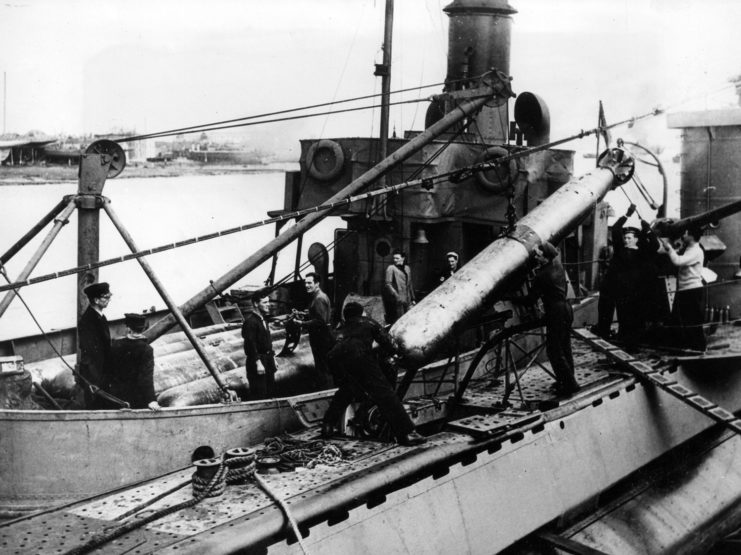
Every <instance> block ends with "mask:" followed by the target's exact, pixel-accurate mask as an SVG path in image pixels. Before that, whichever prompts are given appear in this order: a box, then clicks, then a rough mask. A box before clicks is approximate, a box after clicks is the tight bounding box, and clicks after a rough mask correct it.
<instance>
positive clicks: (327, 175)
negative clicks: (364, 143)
mask: <svg viewBox="0 0 741 555" xmlns="http://www.w3.org/2000/svg"><path fill="white" fill-rule="evenodd" d="M344 165H345V153H344V152H343V151H342V147H341V146H340V145H339V144H338V143H336V142H334V141H331V140H329V139H321V140H319V141H317V142H315V143H314V144H312V145H311V146H310V147H309V150H308V151H307V152H306V167H307V170H308V172H309V175H310V176H311V177H313V178H314V179H318V180H319V181H329V180H331V179H334V178H335V177H337V176H338V175H340V172H341V171H342V168H343V167H344Z"/></svg>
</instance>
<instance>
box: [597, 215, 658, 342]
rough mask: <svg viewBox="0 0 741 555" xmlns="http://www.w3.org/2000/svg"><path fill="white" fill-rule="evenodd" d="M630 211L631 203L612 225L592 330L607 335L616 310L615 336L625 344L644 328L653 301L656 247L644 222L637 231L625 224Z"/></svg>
mask: <svg viewBox="0 0 741 555" xmlns="http://www.w3.org/2000/svg"><path fill="white" fill-rule="evenodd" d="M633 212H635V205H634V204H631V205H630V207H629V208H628V211H627V212H626V213H625V215H624V216H621V217H620V218H618V219H617V220H616V221H615V223H614V225H613V226H612V245H613V251H614V253H613V256H612V259H611V261H610V266H609V268H608V270H607V275H606V277H605V283H604V284H603V285H602V286H601V287H600V299H599V304H598V312H599V316H598V325H597V327H596V328H595V330H594V331H595V332H596V333H597V334H598V335H601V336H602V337H605V338H608V337H609V334H610V326H611V324H612V316H613V313H614V311H615V310H616V309H617V320H618V338H619V339H621V340H623V341H626V342H628V343H635V341H636V340H638V339H639V338H640V337H641V335H642V334H643V332H644V330H645V327H646V318H647V316H648V313H649V309H648V307H649V305H651V303H652V302H653V288H654V287H655V283H654V282H655V281H656V277H655V274H656V272H655V264H654V259H655V257H656V256H655V253H656V251H657V250H658V246H659V245H658V241H657V240H656V238H655V237H654V236H653V232H652V231H651V229H650V226H649V225H648V224H647V223H646V222H643V221H642V222H641V227H642V229H641V230H640V231H639V230H638V229H636V228H634V227H624V225H625V222H626V220H627V219H628V218H629V217H630V216H631V215H632V214H633ZM651 306H652V305H651Z"/></svg>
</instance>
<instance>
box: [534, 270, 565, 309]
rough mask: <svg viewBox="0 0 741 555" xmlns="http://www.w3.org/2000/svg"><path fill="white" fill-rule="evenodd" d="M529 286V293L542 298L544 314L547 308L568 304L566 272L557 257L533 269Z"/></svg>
mask: <svg viewBox="0 0 741 555" xmlns="http://www.w3.org/2000/svg"><path fill="white" fill-rule="evenodd" d="M531 287H532V290H531V295H533V296H539V297H540V298H541V299H542V300H543V308H544V309H545V312H546V316H547V315H548V312H549V309H551V310H552V309H554V308H560V306H561V305H563V304H569V302H568V301H567V300H566V291H567V289H566V272H565V271H564V269H563V265H561V261H560V260H559V259H558V258H554V259H553V260H551V261H550V262H548V263H547V264H544V265H543V266H541V267H540V268H538V269H537V270H536V271H535V276H534V277H533V280H532V282H531Z"/></svg>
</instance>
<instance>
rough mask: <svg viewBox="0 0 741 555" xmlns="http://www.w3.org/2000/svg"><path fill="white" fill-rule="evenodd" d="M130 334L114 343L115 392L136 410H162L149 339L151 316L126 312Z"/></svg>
mask: <svg viewBox="0 0 741 555" xmlns="http://www.w3.org/2000/svg"><path fill="white" fill-rule="evenodd" d="M124 323H125V324H126V336H125V337H121V338H119V339H115V340H114V341H113V344H112V345H111V373H112V378H111V381H112V386H111V390H112V393H113V394H114V395H115V396H116V397H118V398H119V399H122V400H124V401H128V403H129V405H130V406H131V408H132V409H144V408H149V409H151V410H159V409H160V406H159V404H158V403H157V396H156V395H155V392H154V352H153V350H152V347H151V346H150V345H149V342H148V341H147V338H146V337H144V335H142V334H143V333H144V331H145V330H146V329H147V317H146V316H144V315H143V314H134V313H128V314H124Z"/></svg>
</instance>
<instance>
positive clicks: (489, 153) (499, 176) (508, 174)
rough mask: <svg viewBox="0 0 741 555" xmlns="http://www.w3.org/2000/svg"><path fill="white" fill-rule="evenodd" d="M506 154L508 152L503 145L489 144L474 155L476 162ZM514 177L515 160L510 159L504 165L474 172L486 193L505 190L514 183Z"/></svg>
mask: <svg viewBox="0 0 741 555" xmlns="http://www.w3.org/2000/svg"><path fill="white" fill-rule="evenodd" d="M508 154H509V152H508V151H507V149H506V148H504V147H501V146H491V147H489V148H487V149H486V150H484V151H482V152H480V153H479V154H478V156H476V164H480V163H481V162H489V161H491V160H496V159H497V158H501V157H503V156H507V155H508ZM516 178H517V161H516V160H510V161H509V162H508V163H507V164H506V165H502V166H498V167H497V168H494V169H491V170H486V171H482V172H477V173H476V181H478V183H479V185H480V186H481V188H482V189H484V190H485V191H486V192H488V193H494V194H499V193H503V192H504V191H506V190H507V189H508V188H509V187H511V186H512V185H513V184H514V182H515V179H516Z"/></svg>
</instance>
